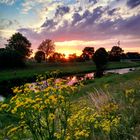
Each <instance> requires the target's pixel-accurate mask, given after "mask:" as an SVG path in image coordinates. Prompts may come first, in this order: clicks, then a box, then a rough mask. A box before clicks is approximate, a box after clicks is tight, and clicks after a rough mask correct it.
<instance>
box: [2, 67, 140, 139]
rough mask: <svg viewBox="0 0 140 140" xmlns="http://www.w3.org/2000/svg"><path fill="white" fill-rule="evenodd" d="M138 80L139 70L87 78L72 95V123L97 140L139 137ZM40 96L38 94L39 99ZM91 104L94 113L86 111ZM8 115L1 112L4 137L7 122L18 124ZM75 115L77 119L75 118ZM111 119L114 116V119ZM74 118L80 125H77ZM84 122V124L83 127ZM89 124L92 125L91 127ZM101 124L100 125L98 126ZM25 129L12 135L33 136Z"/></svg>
mask: <svg viewBox="0 0 140 140" xmlns="http://www.w3.org/2000/svg"><path fill="white" fill-rule="evenodd" d="M139 81H140V70H136V71H134V72H133V71H132V72H130V73H127V74H122V75H119V74H111V75H106V76H104V77H102V78H99V79H95V80H87V82H86V83H84V85H83V86H82V87H81V88H80V89H79V91H78V92H76V94H75V95H73V97H72V99H71V100H72V104H71V105H72V106H71V110H72V115H73V116H74V117H73V118H72V122H73V123H74V125H72V126H73V127H76V128H77V129H78V128H80V130H81V129H82V130H87V131H88V130H91V131H90V137H88V138H85V139H86V140H90V139H93V138H95V139H98V140H102V139H104V140H108V139H110V140H112V139H113V140H118V139H121V140H126V139H132V140H133V139H134V138H135V139H140V135H139V131H140V127H139V126H140V120H139V116H140V110H139V106H140V100H139V98H140V82H139ZM48 91H49V90H48ZM40 98H41V97H40ZM40 98H37V99H38V100H37V102H38V101H39V99H40ZM29 104H30V103H29ZM89 108H92V111H94V112H96V113H98V114H95V113H94V114H93V115H91V114H90V113H92V112H90V113H88V112H87V111H89ZM81 110H82V111H83V112H82V111H81ZM23 111H25V110H23ZM80 111H81V112H80ZM85 111H86V112H85ZM79 113H80V115H79ZM9 116H10V115H9ZM9 116H8V115H5V114H1V115H0V120H1V124H2V129H1V130H0V138H1V139H2V138H3V136H4V135H3V134H5V132H6V128H7V126H8V125H11V124H13V125H14V126H16V125H17V122H18V120H17V118H16V117H15V118H14V117H13V116H10V117H9ZM75 116H76V120H74V119H75ZM90 116H91V117H90ZM111 119H113V120H112V121H111ZM77 120H78V122H77ZM88 120H91V121H88ZM94 120H95V121H96V123H95V122H94ZM92 121H93V122H92ZM75 122H77V123H78V124H80V125H76V123H75ZM98 122H99V123H98ZM82 124H84V125H82ZM75 125H76V126H75ZM81 126H83V127H82V128H81ZM88 126H93V127H91V128H90V129H88ZM98 127H99V129H97V128H98ZM101 128H102V129H103V131H102V129H101ZM82 130H81V131H82ZM81 131H80V132H81ZM25 132H26V133H24V134H22V133H21V135H18V134H16V135H14V136H13V137H12V136H11V138H15V139H16V138H19V136H20V138H25V137H27V138H30V139H31V138H32V135H30V133H29V131H25ZM74 132H75V131H74ZM84 132H85V131H84ZM78 134H79V133H78ZM80 134H81V133H80Z"/></svg>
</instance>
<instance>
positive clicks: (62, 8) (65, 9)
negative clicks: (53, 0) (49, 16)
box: [55, 6, 70, 17]
mask: <svg viewBox="0 0 140 140" xmlns="http://www.w3.org/2000/svg"><path fill="white" fill-rule="evenodd" d="M69 11H70V8H69V7H66V6H58V8H57V9H56V13H55V17H57V16H63V15H64V14H66V13H68V12H69Z"/></svg>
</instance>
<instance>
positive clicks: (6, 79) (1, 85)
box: [0, 62, 140, 97]
mask: <svg viewBox="0 0 140 140" xmlns="http://www.w3.org/2000/svg"><path fill="white" fill-rule="evenodd" d="M139 66H140V62H110V63H108V66H107V69H118V68H128V67H129V68H131V67H139ZM54 70H58V71H60V73H59V75H58V77H63V76H69V75H75V74H83V73H88V72H94V71H95V70H96V67H95V64H94V63H93V62H75V63H64V64H58V63H56V64H46V63H40V64H38V63H28V64H27V67H26V68H24V69H14V70H13V69H9V70H5V71H0V95H3V96H5V97H7V96H9V95H11V94H12V89H11V88H13V87H15V86H21V85H23V84H25V83H30V82H35V80H36V77H37V75H39V74H45V73H49V72H51V71H54Z"/></svg>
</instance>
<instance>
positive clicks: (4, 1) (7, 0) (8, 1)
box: [0, 0, 16, 5]
mask: <svg viewBox="0 0 140 140" xmlns="http://www.w3.org/2000/svg"><path fill="white" fill-rule="evenodd" d="M15 2H16V0H0V3H2V4H6V5H12V4H14V3H15Z"/></svg>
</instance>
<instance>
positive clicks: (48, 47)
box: [38, 39, 55, 58]
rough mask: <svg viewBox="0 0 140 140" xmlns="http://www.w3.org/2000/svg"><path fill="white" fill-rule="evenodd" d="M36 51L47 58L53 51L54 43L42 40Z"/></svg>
mask: <svg viewBox="0 0 140 140" xmlns="http://www.w3.org/2000/svg"><path fill="white" fill-rule="evenodd" d="M38 50H40V51H43V52H44V53H45V54H46V58H49V56H51V55H52V54H53V53H54V50H55V45H54V42H53V41H52V40H50V39H46V40H43V41H42V43H41V44H40V45H39V47H38Z"/></svg>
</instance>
